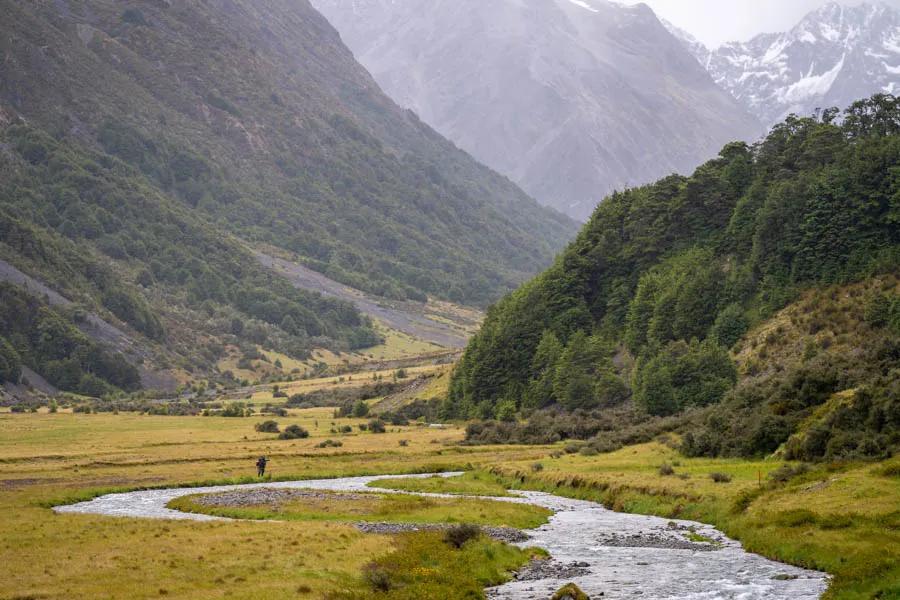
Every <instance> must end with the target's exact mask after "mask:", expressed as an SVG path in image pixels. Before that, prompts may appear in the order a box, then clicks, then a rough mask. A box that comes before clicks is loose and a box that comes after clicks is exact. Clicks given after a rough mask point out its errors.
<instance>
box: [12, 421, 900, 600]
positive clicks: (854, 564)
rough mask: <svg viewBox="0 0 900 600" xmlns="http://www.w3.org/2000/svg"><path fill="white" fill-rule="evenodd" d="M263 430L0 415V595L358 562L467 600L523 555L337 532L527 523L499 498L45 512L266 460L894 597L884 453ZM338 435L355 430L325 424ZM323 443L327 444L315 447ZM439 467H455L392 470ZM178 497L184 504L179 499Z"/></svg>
mask: <svg viewBox="0 0 900 600" xmlns="http://www.w3.org/2000/svg"><path fill="white" fill-rule="evenodd" d="M260 420H262V417H258V418H253V417H251V418H224V417H162V416H148V415H136V414H126V413H122V414H118V415H117V414H88V415H85V414H71V413H57V414H48V413H38V414H11V413H0V509H2V510H3V514H4V519H3V520H2V521H0V540H2V542H0V559H2V560H3V563H4V565H5V566H6V568H5V569H4V570H2V571H0V590H2V593H0V598H4V599H5V598H97V597H116V598H126V597H127V598H151V597H152V598H158V597H176V598H178V597H181V598H188V597H190V598H228V597H234V598H296V597H310V598H321V597H331V598H350V597H353V598H357V597H358V598H366V597H369V595H371V594H373V593H374V592H373V591H372V590H373V589H375V588H373V585H375V584H373V583H372V581H371V578H372V577H373V576H376V575H377V574H376V575H373V574H372V572H371V571H372V570H373V569H375V570H376V571H378V570H379V569H380V570H381V571H384V573H386V574H384V573H382V575H383V576H384V577H387V578H388V579H389V580H390V581H392V582H393V583H392V585H393V586H394V587H393V588H392V590H391V591H389V592H386V593H381V596H378V597H385V598H406V597H413V596H409V594H412V593H413V592H415V593H420V594H425V595H420V596H418V597H431V596H428V595H427V593H428V590H434V589H440V586H442V585H443V586H448V587H449V588H450V589H454V590H459V591H460V592H459V593H460V594H463V591H464V590H470V591H471V590H479V589H481V588H480V586H481V585H483V584H484V583H485V582H493V583H495V582H498V581H501V580H502V577H503V575H502V574H503V573H504V572H505V571H506V570H507V569H508V568H511V567H514V566H517V565H519V564H521V563H522V562H523V561H524V560H526V559H527V558H528V556H529V555H530V554H531V553H530V552H520V551H518V550H514V549H510V548H508V547H504V546H502V545H500V544H498V543H497V542H492V541H490V540H487V539H481V540H479V541H477V542H473V543H472V544H467V545H466V547H465V548H464V551H458V552H456V553H454V552H451V551H450V549H448V548H447V546H446V544H444V543H443V542H442V541H441V537H440V535H439V534H437V533H433V532H432V533H427V534H426V533H419V534H411V535H406V534H404V535H399V536H382V535H374V534H365V535H364V534H361V533H360V532H358V531H357V530H355V529H354V528H353V527H351V526H349V525H346V524H345V522H346V521H362V520H369V519H372V520H378V521H392V520H395V521H398V522H399V521H411V522H426V521H429V522H430V521H436V522H440V521H443V522H462V521H466V522H477V523H484V524H506V525H513V526H530V525H534V524H537V523H539V522H541V521H542V520H543V519H545V518H546V514H544V513H543V512H542V511H540V510H537V511H529V510H528V509H525V510H524V512H523V511H522V508H523V507H512V506H509V505H502V506H501V505H500V503H496V502H495V503H491V502H488V501H478V502H475V503H471V501H469V500H468V499H460V503H458V504H454V502H453V501H452V500H442V501H440V502H438V501H431V500H430V499H429V500H428V501H423V500H420V499H416V500H414V501H413V500H392V499H381V497H380V496H378V495H373V499H372V500H366V501H361V502H358V503H351V504H349V505H348V504H343V503H342V504H339V505H336V506H332V505H330V504H328V503H321V502H320V503H310V502H303V501H299V502H292V503H286V504H284V505H281V506H274V507H273V506H261V507H245V508H234V509H231V508H221V509H220V508H216V509H215V510H214V511H211V510H210V507H202V510H203V511H204V512H216V511H219V512H216V514H224V515H228V516H235V517H242V518H250V519H254V520H246V521H239V522H227V523H217V522H213V523H195V522H163V521H150V520H139V519H114V518H105V517H95V516H89V515H57V514H54V513H53V512H52V511H51V510H50V509H49V508H48V507H49V506H52V505H53V504H56V503H60V502H66V501H74V500H78V499H86V498H90V497H92V496H94V495H96V494H99V493H102V492H105V491H112V490H124V489H134V488H141V487H156V486H174V485H193V484H200V483H210V482H217V483H226V482H234V483H240V482H247V481H256V478H255V477H253V475H254V473H255V471H254V462H255V459H256V458H257V457H258V456H259V455H263V454H264V455H266V456H268V457H269V458H270V461H271V462H270V463H269V475H267V477H270V478H271V479H272V480H279V479H302V478H318V477H331V476H343V475H364V474H397V475H398V477H397V478H392V479H389V480H386V481H382V482H379V483H378V484H376V485H377V486H382V487H386V488H391V489H402V490H412V491H415V490H421V491H428V492H440V493H450V494H478V495H497V496H502V495H504V493H505V491H504V490H505V489H506V488H507V487H510V488H529V489H542V490H546V491H551V492H554V493H558V494H561V495H568V496H572V497H579V498H586V499H593V500H597V501H601V502H603V503H605V504H606V505H608V506H610V507H612V508H615V509H617V510H623V511H629V512H637V513H645V514H656V515H661V516H667V517H678V518H685V519H695V520H699V521H704V522H707V523H712V524H714V525H716V526H717V527H719V528H720V529H722V530H723V531H725V532H726V533H727V534H729V535H731V536H732V537H735V538H737V539H740V540H741V541H742V542H743V543H744V545H745V546H746V547H747V548H748V549H750V550H752V551H754V552H759V553H761V554H764V555H766V556H769V557H771V558H775V559H779V560H784V561H787V562H790V563H792V564H796V565H801V566H806V567H810V568H816V569H821V570H825V571H827V572H829V573H831V574H833V575H834V576H835V577H834V581H833V584H832V586H831V588H830V590H829V592H828V597H829V598H848V599H857V598H859V599H862V598H897V597H900V550H898V549H900V521H898V519H900V511H898V508H900V482H898V479H897V473H898V471H900V466H898V463H897V460H896V459H894V460H893V462H887V463H849V464H840V465H828V464H823V465H819V466H813V467H812V468H809V469H808V470H805V471H804V470H803V469H798V470H796V472H790V471H787V470H785V469H784V468H783V465H784V464H785V463H783V462H781V461H773V460H759V461H747V460H737V459H687V458H684V457H682V456H680V455H679V454H678V453H677V452H676V451H674V450H672V449H671V448H670V447H668V446H667V445H665V444H662V443H657V442H654V443H649V444H643V445H639V446H631V447H626V448H623V449H621V450H619V451H616V452H612V453H609V454H600V455H594V456H588V455H583V454H580V453H571V454H567V453H566V452H565V451H564V446H563V445H562V444H560V445H556V446H528V447H525V446H459V445H457V442H459V441H460V440H461V439H462V437H463V430H462V429H461V428H460V427H450V428H447V429H431V428H428V427H424V426H416V425H411V426H403V427H393V426H389V427H388V430H387V432H386V433H383V434H373V433H370V432H363V431H360V430H359V428H358V427H357V425H359V424H361V423H364V422H365V420H360V419H349V418H347V419H334V418H333V417H332V409H330V408H321V409H304V410H293V411H291V413H290V414H289V415H288V416H287V417H279V418H277V421H278V422H279V425H280V426H281V427H282V428H283V427H284V426H287V425H290V424H298V425H300V426H302V427H304V428H305V429H307V430H308V431H309V432H310V437H309V438H306V439H299V440H279V439H277V435H275V434H265V433H259V432H257V431H255V430H254V425H255V424H256V423H257V422H258V421H260ZM343 425H350V426H351V427H352V428H353V431H352V433H349V434H335V433H333V430H338V431H339V428H340V427H341V426H343ZM328 439H331V440H334V441H340V442H341V446H339V447H319V445H320V444H321V442H323V441H324V440H328ZM401 441H402V442H403V443H402V444H401ZM446 470H467V473H466V474H465V475H463V476H461V477H458V478H452V479H438V478H426V479H420V480H411V479H404V478H403V477H402V475H403V474H405V473H416V472H433V471H446ZM670 470H671V474H664V473H669V471H670ZM714 474H716V475H715V478H716V479H718V481H716V480H714V478H713V476H714ZM773 476H774V478H775V479H778V480H780V481H776V480H775V479H773ZM373 491H376V490H375V489H374V487H373ZM176 502H178V503H183V504H184V506H179V507H180V508H185V509H188V510H199V508H198V507H197V506H191V503H192V500H191V499H190V498H186V499H182V500H179V501H176ZM495 505H496V506H495ZM260 519H262V520H260ZM416 557H418V558H416ZM486 557H490V558H486ZM416 561H420V562H416ZM422 561H424V562H422ZM426 563H427V565H428V566H426ZM469 563H471V564H469ZM460 564H469V566H468V567H466V568H465V569H460ZM448 569H449V570H451V571H453V570H455V571H453V573H456V575H453V574H451V573H449V572H448V571H447V570H448ZM378 576H379V577H380V576H381V575H378ZM448 577H449V578H451V579H453V578H454V577H456V579H454V580H453V581H452V582H450V583H448V581H450V580H449V579H448ZM445 589H446V588H445ZM459 597H468V596H465V595H460V596H459Z"/></svg>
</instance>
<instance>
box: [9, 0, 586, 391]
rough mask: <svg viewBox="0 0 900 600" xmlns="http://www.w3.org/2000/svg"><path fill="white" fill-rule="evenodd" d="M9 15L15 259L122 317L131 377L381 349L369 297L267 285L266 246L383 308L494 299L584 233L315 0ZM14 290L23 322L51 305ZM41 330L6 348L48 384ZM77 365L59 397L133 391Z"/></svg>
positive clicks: (102, 311) (39, 6)
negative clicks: (365, 61)
mask: <svg viewBox="0 0 900 600" xmlns="http://www.w3.org/2000/svg"><path fill="white" fill-rule="evenodd" d="M0 11H2V14H3V19H2V22H0V33H2V36H0V53H2V55H3V57H4V59H3V61H0V230H2V232H3V235H2V236H0V259H2V260H3V261H5V263H7V265H8V266H9V265H11V267H9V268H14V269H18V270H20V271H22V272H24V273H26V274H27V275H29V276H31V277H33V278H34V279H35V280H37V281H39V282H41V283H42V284H46V285H47V286H49V288H50V289H51V290H53V291H55V292H59V293H60V294H62V295H63V296H64V297H65V298H66V299H67V300H71V301H72V302H74V303H75V304H76V305H77V310H78V311H81V312H82V313H84V314H92V315H95V316H97V317H98V318H102V319H105V320H106V321H108V322H110V323H112V324H113V325H114V326H121V327H124V328H125V329H126V330H127V332H126V333H127V335H129V336H131V340H132V342H133V344H132V346H135V347H139V348H143V350H144V351H141V352H134V356H131V357H128V361H129V362H130V363H131V364H132V366H134V365H140V364H142V363H144V362H146V363H147V364H146V365H145V366H146V367H147V369H149V370H150V371H158V370H164V371H172V370H180V371H181V374H182V376H181V379H182V380H184V379H189V378H192V376H191V375H190V374H191V373H193V372H195V371H197V370H199V371H198V375H200V376H202V375H204V374H206V375H209V374H214V373H215V372H216V369H217V367H216V365H217V361H218V360H219V359H220V358H221V357H222V356H223V353H224V346H225V345H241V346H246V347H248V348H255V346H256V345H263V346H265V347H266V348H272V349H276V350H277V351H279V352H282V353H284V354H287V355H289V356H293V357H305V356H306V355H307V353H308V351H309V350H310V349H311V348H316V347H319V348H330V349H334V350H348V349H354V348H361V347H366V346H371V345H373V344H375V343H377V342H378V341H379V336H378V335H376V333H375V331H374V330H373V328H372V324H371V323H369V321H368V319H366V318H364V317H363V316H361V315H360V314H359V312H358V311H357V310H356V308H354V307H353V306H352V305H350V304H348V303H345V302H341V301H337V300H333V299H327V298H324V297H322V296H320V295H318V294H315V293H312V292H304V291H298V290H297V289H295V288H294V287H292V286H291V285H289V283H288V282H287V281H285V280H282V279H281V278H279V277H278V276H276V275H271V274H269V273H268V271H267V269H266V268H264V267H263V266H262V265H260V264H259V260H258V259H257V258H256V257H255V256H254V254H253V250H255V249H258V248H259V247H260V246H264V247H266V248H268V249H274V250H273V251H275V252H278V253H280V255H282V256H285V257H293V258H294V260H296V261H298V262H302V263H304V264H306V265H307V266H309V267H311V268H313V269H315V270H318V271H321V272H323V273H325V274H327V275H328V276H330V277H331V278H333V279H337V280H339V281H341V282H344V283H348V284H351V285H353V286H355V287H357V288H360V289H363V290H366V291H368V292H371V293H374V294H376V295H380V296H383V297H386V298H390V299H407V298H409V299H415V300H425V299H426V297H427V296H431V297H436V298H443V299H450V300H454V301H458V302H464V303H469V304H473V305H477V304H486V303H488V302H490V301H492V300H494V299H496V298H497V297H499V296H500V295H502V294H503V293H505V292H506V291H508V290H510V289H512V288H514V287H515V286H516V285H517V284H518V283H519V282H521V281H522V280H524V279H525V278H527V277H528V276H529V275H530V274H532V273H535V272H537V271H538V270H539V269H540V268H542V267H544V266H546V265H547V264H550V262H551V260H552V255H553V253H554V252H556V251H557V250H558V249H559V248H561V247H562V245H563V244H564V243H565V242H566V241H567V239H569V238H570V233H571V234H574V232H575V228H574V225H573V223H572V222H571V221H569V220H568V219H567V218H566V217H563V216H561V215H559V214H557V213H554V212H552V211H550V210H547V209H543V208H541V207H540V206H538V205H537V203H535V202H534V201H533V200H531V199H530V198H528V197H527V196H526V195H525V194H524V193H523V192H521V191H520V190H519V189H518V188H516V187H515V186H514V185H513V184H512V183H510V182H509V181H508V180H506V179H505V178H503V177H501V176H499V175H497V174H495V173H493V172H492V171H490V170H489V169H487V168H485V167H483V166H481V165H479V164H478V163H476V162H475V161H474V160H472V159H471V158H470V157H469V156H467V155H466V154H464V153H462V152H460V151H459V150H457V149H456V148H455V147H453V145H452V144H450V143H449V142H447V141H446V140H444V139H443V138H441V137H440V136H439V135H437V134H436V133H434V132H433V131H432V130H430V129H429V128H428V127H426V126H425V125H423V124H422V123H421V122H419V121H418V119H417V118H416V117H415V116H414V115H412V114H411V113H409V112H407V111H403V110H401V109H400V108H398V107H397V106H396V105H394V104H393V103H392V102H391V101H390V100H389V99H388V98H387V97H385V96H384V95H383V94H382V93H381V91H380V90H379V89H378V87H377V86H376V85H375V83H374V82H373V81H372V80H371V78H370V77H369V76H368V74H367V73H366V72H365V70H364V69H363V68H362V67H360V66H359V65H358V64H357V63H356V62H355V60H354V59H353V56H352V55H351V53H350V52H349V51H348V50H347V49H346V48H345V47H344V46H343V45H342V43H341V41H340V38H339V36H338V34H337V33H336V32H335V31H334V30H333V29H332V28H331V27H330V26H329V25H328V23H327V22H326V21H325V19H324V18H322V17H321V15H319V14H318V13H317V12H316V11H315V10H314V9H313V8H312V7H311V6H310V5H309V4H308V2H306V1H305V0H299V1H293V0H279V1H276V2H266V3H255V2H249V1H224V0H221V1H220V0H209V1H203V2H194V3H171V2H167V1H163V2H160V1H151V0H147V1H136V2H129V3H127V5H123V3H121V2H113V1H109V0H62V1H60V2H53V3H45V2H27V3H22V2H12V1H6V0H0ZM0 266H2V265H0ZM32 291H33V290H32ZM10 298H11V296H9V295H7V294H4V296H3V300H4V305H3V306H2V307H0V309H2V310H3V311H4V312H3V314H4V316H5V317H6V318H7V320H8V321H7V325H9V324H10V323H12V324H22V325H23V326H24V322H21V319H22V318H23V317H22V314H20V313H19V312H18V311H19V310H20V309H22V310H26V312H27V311H30V310H32V309H33V308H34V307H32V306H30V304H28V303H26V304H25V305H23V304H21V303H16V302H12V301H11V300H10V302H11V303H10V304H6V303H5V301H6V300H9V299H10ZM38 300H41V299H40V298H39V299H38ZM29 302H30V301H29ZM39 303H40V302H39ZM42 306H43V305H42ZM23 307H24V308H23ZM44 308H46V309H47V310H49V311H51V312H54V313H55V314H56V313H58V314H57V316H59V317H60V318H61V319H62V320H63V321H65V322H67V323H68V324H69V325H77V322H78V321H77V318H76V317H77V315H71V314H64V313H66V312H67V311H69V309H68V308H65V307H59V306H46V307H44ZM64 308H65V310H63V309H64ZM82 316H83V315H82ZM29 323H31V325H34V327H32V328H31V329H28V330H26V329H27V328H25V329H16V328H15V327H12V326H11V325H10V326H7V327H4V329H3V330H2V331H0V337H3V338H6V340H5V341H3V340H0V342H2V348H4V353H5V354H9V355H10V356H12V354H11V353H10V352H8V351H7V350H9V348H12V349H13V350H14V351H15V355H17V356H18V359H17V360H19V361H21V362H22V363H23V364H25V365H26V366H29V367H32V368H34V369H35V370H37V371H39V372H41V371H42V369H43V370H47V369H46V365H45V364H44V363H43V362H42V361H45V360H49V359H48V358H47V356H45V353H44V352H43V351H39V350H38V348H39V347H43V346H41V344H43V343H46V341H47V340H43V341H40V340H39V339H38V338H39V337H40V335H39V333H38V332H39V330H41V326H40V323H39V322H33V323H32V322H31V321H29ZM31 325H29V327H31ZM82 329H84V328H82ZM66 335H67V334H66ZM66 335H62V334H61V337H60V339H61V340H62V339H64V338H66ZM51 337H52V336H51ZM76 354H78V356H81V355H82V354H84V353H76ZM69 358H70V359H72V360H74V361H75V362H77V363H78V364H77V369H76V368H75V367H72V368H71V369H70V373H69V375H67V376H65V377H63V376H61V375H60V376H56V375H53V376H49V379H50V383H51V384H53V385H56V386H58V387H60V388H61V389H63V390H68V391H81V392H85V393H89V392H88V389H89V388H90V389H93V390H97V389H100V388H101V387H102V386H98V385H94V383H95V382H94V381H93V380H91V379H90V378H86V377H85V376H87V375H90V376H91V377H99V378H100V379H101V380H103V381H105V382H106V384H108V385H111V386H113V388H116V389H131V388H133V387H134V386H133V385H131V383H128V384H127V385H126V384H124V383H122V382H118V383H117V382H116V381H114V378H109V377H105V376H104V375H103V374H102V373H101V371H102V369H97V368H95V365H92V364H91V362H90V360H88V359H86V358H83V357H82V358H78V357H76V356H69ZM9 360H10V361H11V360H12V359H9ZM147 369H145V370H147ZM49 371H52V372H53V373H54V374H55V373H57V371H54V370H53V369H49ZM9 372H10V373H13V372H14V370H13V369H10V370H9ZM4 379H5V378H4ZM82 380H84V382H85V383H84V384H82ZM120 383H121V385H120Z"/></svg>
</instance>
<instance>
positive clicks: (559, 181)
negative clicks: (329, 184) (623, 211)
mask: <svg viewBox="0 0 900 600" xmlns="http://www.w3.org/2000/svg"><path fill="white" fill-rule="evenodd" d="M314 4H315V5H316V7H317V8H319V9H320V10H321V11H322V12H323V13H324V14H325V16H326V17H328V19H329V20H330V21H331V22H332V24H334V25H335V27H336V28H337V29H338V30H339V31H340V32H341V36H342V38H343V39H344V41H345V42H346V43H347V44H348V46H349V47H350V48H351V49H352V50H353V51H354V53H355V54H356V56H357V58H358V59H359V60H360V62H361V63H362V64H363V65H364V66H365V67H366V68H367V69H368V70H369V71H370V72H371V73H372V74H373V76H374V77H375V79H376V80H377V81H378V83H379V84H380V85H381V86H382V88H384V90H385V91H386V92H387V93H388V94H389V95H390V96H391V97H392V98H393V99H394V100H395V101H397V102H398V103H399V104H400V105H402V106H406V107H409V108H410V109H412V110H413V111H415V112H416V113H417V114H418V115H419V116H420V117H421V118H422V119H423V120H424V121H425V122H426V123H428V124H430V125H432V126H433V127H435V129H437V130H438V131H440V132H441V133H443V134H444V135H446V136H447V137H448V138H450V139H451V140H453V141H454V142H456V144H457V145H458V146H460V147H461V148H463V149H464V150H467V151H468V152H470V153H471V154H472V155H473V156H475V157H476V158H478V159H479V160H481V161H483V162H484V163H485V164H487V165H489V166H491V167H493V168H495V169H496V170H498V171H500V172H501V173H504V174H506V175H508V176H509V177H510V178H511V179H512V180H513V181H515V182H516V183H518V184H519V185H521V186H522V187H523V188H524V189H525V190H526V191H527V192H529V193H530V194H531V195H533V196H534V197H535V198H537V199H538V200H539V201H541V202H543V203H545V204H547V205H550V206H553V207H556V208H558V209H560V210H562V211H565V212H566V213H568V214H569V215H572V216H574V217H576V218H579V219H585V218H587V217H588V215H590V213H591V211H592V210H593V209H594V207H595V206H596V204H597V203H598V202H599V201H600V200H601V199H602V198H603V197H604V196H605V195H606V194H607V193H609V192H611V191H612V190H614V189H622V188H624V187H625V186H628V185H635V184H642V183H647V182H649V181H652V180H654V179H656V178H658V177H661V176H663V175H667V174H669V173H671V172H674V171H677V172H686V171H690V170H691V169H692V168H694V167H696V166H697V165H698V164H699V163H700V162H702V161H703V160H705V159H708V158H709V157H711V156H714V155H715V153H716V152H717V151H718V149H719V148H720V147H721V146H722V144H724V143H726V142H728V141H732V140H735V139H746V140H751V139H753V138H754V137H756V135H757V134H759V133H762V129H761V127H760V126H759V125H758V124H757V122H756V120H755V119H754V118H753V117H752V116H750V115H749V114H748V113H747V112H746V111H745V110H744V109H743V108H742V107H741V106H740V105H739V104H738V103H737V102H735V101H734V100H733V99H732V98H731V97H730V96H729V95H728V94H727V93H724V92H723V91H722V90H721V89H719V88H718V87H717V86H716V85H715V84H714V82H713V81H712V80H711V79H710V77H709V75H708V74H707V73H705V71H704V70H703V69H702V68H701V67H700V66H699V65H697V64H696V61H694V60H693V59H692V57H691V55H690V54H689V53H688V52H687V51H686V50H684V49H683V48H682V47H681V46H680V44H679V43H678V41H677V40H676V39H675V38H674V37H673V36H672V35H670V34H669V33H668V32H667V31H666V29H665V28H664V27H663V26H662V25H661V24H660V22H659V20H658V19H657V18H656V16H655V15H654V14H653V12H652V11H650V10H649V9H648V8H647V7H646V6H644V5H639V6H635V7H625V6H622V5H619V4H614V3H611V2H606V1H604V0H587V1H579V2H574V1H571V0H537V1H535V2H519V1H514V0H499V1H494V2H483V1H480V0H435V1H434V2H429V3H428V9H427V10H423V4H422V3H421V2H415V1H413V0H314Z"/></svg>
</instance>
